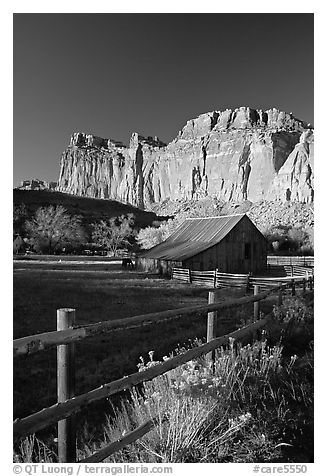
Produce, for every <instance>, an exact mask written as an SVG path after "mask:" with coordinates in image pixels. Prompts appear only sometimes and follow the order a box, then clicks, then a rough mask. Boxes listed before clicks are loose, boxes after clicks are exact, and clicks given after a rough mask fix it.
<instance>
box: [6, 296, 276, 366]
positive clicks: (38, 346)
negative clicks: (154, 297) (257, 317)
mask: <svg viewBox="0 0 327 476" xmlns="http://www.w3.org/2000/svg"><path fill="white" fill-rule="evenodd" d="M262 296H263V297H260V296H259V297H258V296H246V297H243V298H239V299H231V300H226V301H223V302H219V303H214V304H201V305H199V306H189V307H181V308H177V309H170V310H168V311H160V312H154V313H150V314H143V315H140V316H134V317H128V318H125V319H116V320H113V321H102V322H97V323H95V324H89V325H87V326H83V327H77V328H74V329H67V330H64V331H52V332H44V333H41V334H35V335H32V336H28V337H21V338H20V339H16V340H14V341H13V353H14V357H17V356H19V355H22V354H32V353H35V352H38V351H42V350H45V349H48V348H50V347H53V346H57V345H60V344H68V343H70V342H76V341H79V340H82V339H85V338H86V337H91V336H94V335H97V334H102V333H109V332H112V331H118V330H123V329H125V330H126V329H130V328H135V327H139V326H142V325H145V324H149V323H150V322H159V321H163V320H166V319H171V318H175V317H177V316H183V315H188V314H193V313H198V312H199V313H200V312H208V311H217V310H219V309H227V308H229V307H237V306H242V305H243V304H247V303H250V302H254V301H255V300H259V299H265V297H267V296H268V294H266V293H262Z"/></svg>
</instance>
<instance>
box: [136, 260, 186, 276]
mask: <svg viewBox="0 0 327 476" xmlns="http://www.w3.org/2000/svg"><path fill="white" fill-rule="evenodd" d="M181 266H182V262H181V261H166V260H160V259H154V258H140V257H139V258H136V268H137V269H139V270H142V271H145V272H147V273H156V274H161V275H164V276H166V275H170V274H171V272H172V268H178V267H181Z"/></svg>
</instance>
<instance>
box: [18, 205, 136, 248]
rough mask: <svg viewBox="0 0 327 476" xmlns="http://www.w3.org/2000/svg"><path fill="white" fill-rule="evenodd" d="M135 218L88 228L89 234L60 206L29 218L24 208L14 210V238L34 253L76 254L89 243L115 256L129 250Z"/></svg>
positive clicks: (45, 208)
mask: <svg viewBox="0 0 327 476" xmlns="http://www.w3.org/2000/svg"><path fill="white" fill-rule="evenodd" d="M134 223H135V216H134V215H133V214H128V215H121V216H118V217H114V218H110V219H109V220H108V221H105V220H101V221H99V222H98V223H94V224H92V225H91V234H90V233H87V232H86V230H85V228H84V227H83V224H82V217H81V216H77V215H73V216H71V215H69V214H68V212H67V210H66V209H65V208H64V207H62V206H61V205H58V206H52V205H51V206H49V207H40V208H38V209H37V210H36V212H35V214H34V216H33V217H32V218H28V213H27V210H26V207H25V206H24V205H20V206H16V207H15V208H14V234H15V235H17V234H19V235H20V236H22V237H23V238H24V241H25V242H26V243H27V244H28V246H29V247H31V248H32V249H33V250H34V251H36V252H39V253H46V254H53V253H61V252H73V251H80V250H81V249H83V248H85V247H86V246H87V244H88V243H90V241H91V243H92V244H93V245H94V246H96V247H98V248H99V249H102V250H105V251H107V252H108V253H110V254H112V255H116V253H117V251H118V249H120V248H126V247H129V246H130V245H131V244H132V242H133V240H135V230H134V228H133V226H134Z"/></svg>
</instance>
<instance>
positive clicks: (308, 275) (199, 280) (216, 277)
mask: <svg viewBox="0 0 327 476" xmlns="http://www.w3.org/2000/svg"><path fill="white" fill-rule="evenodd" d="M285 268H287V269H285V271H286V274H287V276H285V277H253V276H251V274H231V273H220V272H219V271H218V270H217V269H216V270H212V271H192V270H190V269H183V268H173V269H172V279H176V280H179V281H184V282H187V283H190V284H197V285H200V286H208V287H212V288H229V287H237V288H245V289H246V290H248V291H249V290H251V289H253V288H254V286H255V285H260V286H261V287H262V288H265V289H269V288H272V287H274V286H279V285H280V284H282V283H286V282H292V281H293V280H294V282H295V283H298V282H299V281H300V282H302V283H303V281H305V282H306V281H308V282H309V285H310V286H311V284H310V283H311V282H312V281H313V269H312V268H306V267H304V266H303V267H301V266H288V267H287V266H285Z"/></svg>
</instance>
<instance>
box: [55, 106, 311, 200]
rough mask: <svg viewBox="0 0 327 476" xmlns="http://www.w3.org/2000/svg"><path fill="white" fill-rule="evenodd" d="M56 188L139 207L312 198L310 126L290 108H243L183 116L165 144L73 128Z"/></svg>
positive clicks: (156, 140) (136, 136)
mask: <svg viewBox="0 0 327 476" xmlns="http://www.w3.org/2000/svg"><path fill="white" fill-rule="evenodd" d="M57 190H59V191H61V192H67V193H71V194H76V195H82V196H88V197H96V198H111V199H116V200H120V201H123V202H129V203H131V204H133V205H136V206H139V207H141V208H143V207H147V205H150V204H153V203H157V202H160V201H163V200H165V199H168V198H169V199H171V200H176V199H181V198H183V199H184V198H185V199H197V198H203V197H206V196H215V197H217V198H218V199H221V200H223V201H231V200H233V201H242V200H250V201H251V202H257V201H260V200H281V201H287V200H296V201H305V202H311V201H312V200H313V131H312V129H311V128H310V125H308V124H306V123H305V122H303V121H300V120H298V119H295V118H294V117H293V116H292V114H291V113H285V112H282V111H279V110H277V109H270V110H268V111H262V110H255V109H250V108H248V107H240V108H238V109H235V110H231V109H227V110H225V111H213V112H209V113H206V114H201V115H200V116H199V117H197V118H196V119H192V120H190V121H188V122H187V123H186V125H185V127H184V128H183V129H182V130H181V131H180V132H179V134H178V136H177V137H176V138H175V139H174V140H173V141H172V142H170V143H169V144H168V145H166V144H164V143H163V142H161V141H160V140H159V139H158V138H157V137H154V138H153V137H146V138H145V137H142V136H141V135H139V134H137V133H134V134H132V137H131V140H130V144H129V147H126V146H124V145H123V144H122V143H121V142H117V141H114V140H111V139H102V138H101V137H97V136H93V135H91V134H83V133H75V134H73V135H72V137H71V142H70V145H69V147H68V148H67V149H66V150H65V151H64V153H63V155H62V158H61V167H60V176H59V181H58V187H57Z"/></svg>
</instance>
